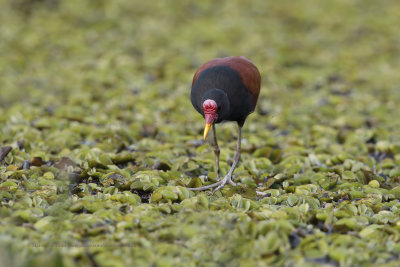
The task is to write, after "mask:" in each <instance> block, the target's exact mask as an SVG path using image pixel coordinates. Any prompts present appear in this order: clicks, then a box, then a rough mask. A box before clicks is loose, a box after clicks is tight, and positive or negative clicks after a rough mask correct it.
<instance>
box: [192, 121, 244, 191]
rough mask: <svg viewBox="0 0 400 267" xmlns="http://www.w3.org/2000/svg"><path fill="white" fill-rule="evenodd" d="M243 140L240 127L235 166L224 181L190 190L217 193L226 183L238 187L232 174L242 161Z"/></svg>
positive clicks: (233, 165)
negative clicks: (210, 190)
mask: <svg viewBox="0 0 400 267" xmlns="http://www.w3.org/2000/svg"><path fill="white" fill-rule="evenodd" d="M241 140H242V127H240V126H239V136H238V141H237V146H236V153H235V157H234V159H233V164H232V167H231V169H230V170H229V172H228V174H227V175H226V176H225V177H224V179H222V180H220V181H218V182H216V183H213V184H210V185H206V186H202V187H196V188H188V189H189V190H192V191H202V190H207V189H211V188H214V187H216V188H215V189H214V191H213V193H215V192H216V191H218V190H219V189H221V188H222V187H224V185H225V184H226V183H228V184H231V185H236V184H235V183H234V182H233V181H232V173H233V171H234V170H235V168H236V165H237V164H238V162H239V159H240V146H241Z"/></svg>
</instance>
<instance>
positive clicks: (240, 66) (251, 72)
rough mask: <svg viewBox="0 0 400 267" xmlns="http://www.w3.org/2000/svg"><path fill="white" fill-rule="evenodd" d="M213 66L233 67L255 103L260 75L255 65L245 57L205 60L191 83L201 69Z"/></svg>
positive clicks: (259, 84) (194, 80) (258, 91)
mask: <svg viewBox="0 0 400 267" xmlns="http://www.w3.org/2000/svg"><path fill="white" fill-rule="evenodd" d="M215 66H228V67H230V68H231V69H234V70H235V71H236V72H237V73H238V74H239V76H240V78H241V79H242V82H243V84H244V85H245V86H246V88H247V90H248V91H249V93H250V94H252V95H253V98H254V104H256V103H257V99H258V95H259V94H260V86H261V76H260V72H259V71H258V69H257V67H256V66H255V65H254V64H253V62H251V60H250V59H248V58H246V57H243V56H241V57H224V58H215V59H212V60H210V61H208V62H206V63H205V64H204V65H203V66H201V67H200V68H199V69H198V70H197V71H196V73H195V74H194V76H193V82H192V86H193V84H194V83H195V82H196V80H197V77H199V75H200V73H201V72H202V71H203V70H206V69H208V68H211V67H215Z"/></svg>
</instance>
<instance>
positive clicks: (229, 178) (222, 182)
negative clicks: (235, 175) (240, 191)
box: [188, 174, 236, 194]
mask: <svg viewBox="0 0 400 267" xmlns="http://www.w3.org/2000/svg"><path fill="white" fill-rule="evenodd" d="M227 183H228V184H230V185H233V186H235V185H236V183H234V182H233V181H232V175H230V174H227V175H226V176H225V177H224V179H222V180H220V181H218V182H216V183H213V184H210V185H206V186H202V187H196V188H188V190H191V191H202V190H207V189H211V188H214V187H216V188H215V189H214V190H213V194H214V193H215V192H217V191H218V190H220V189H221V188H222V187H224V186H225V185H226V184H227Z"/></svg>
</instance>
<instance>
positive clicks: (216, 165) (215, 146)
mask: <svg viewBox="0 0 400 267" xmlns="http://www.w3.org/2000/svg"><path fill="white" fill-rule="evenodd" d="M212 127H213V134H214V144H213V146H214V154H215V173H216V177H217V180H218V181H219V153H220V151H219V146H218V141H217V132H216V130H215V124H214V123H213V125H212Z"/></svg>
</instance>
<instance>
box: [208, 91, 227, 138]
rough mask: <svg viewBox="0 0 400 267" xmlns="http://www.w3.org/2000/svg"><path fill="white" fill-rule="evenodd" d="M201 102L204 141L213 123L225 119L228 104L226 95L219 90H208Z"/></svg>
mask: <svg viewBox="0 0 400 267" xmlns="http://www.w3.org/2000/svg"><path fill="white" fill-rule="evenodd" d="M203 99H205V100H204V101H203V112H204V119H205V121H206V126H205V127H204V140H205V139H206V138H207V135H208V132H209V131H210V128H211V126H212V124H213V123H215V122H220V121H223V120H225V119H226V118H227V116H228V115H229V111H230V104H229V100H228V96H227V95H226V93H225V92H224V91H222V90H220V89H216V88H214V89H212V90H209V91H208V92H207V93H206V94H205V95H204V98H203Z"/></svg>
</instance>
